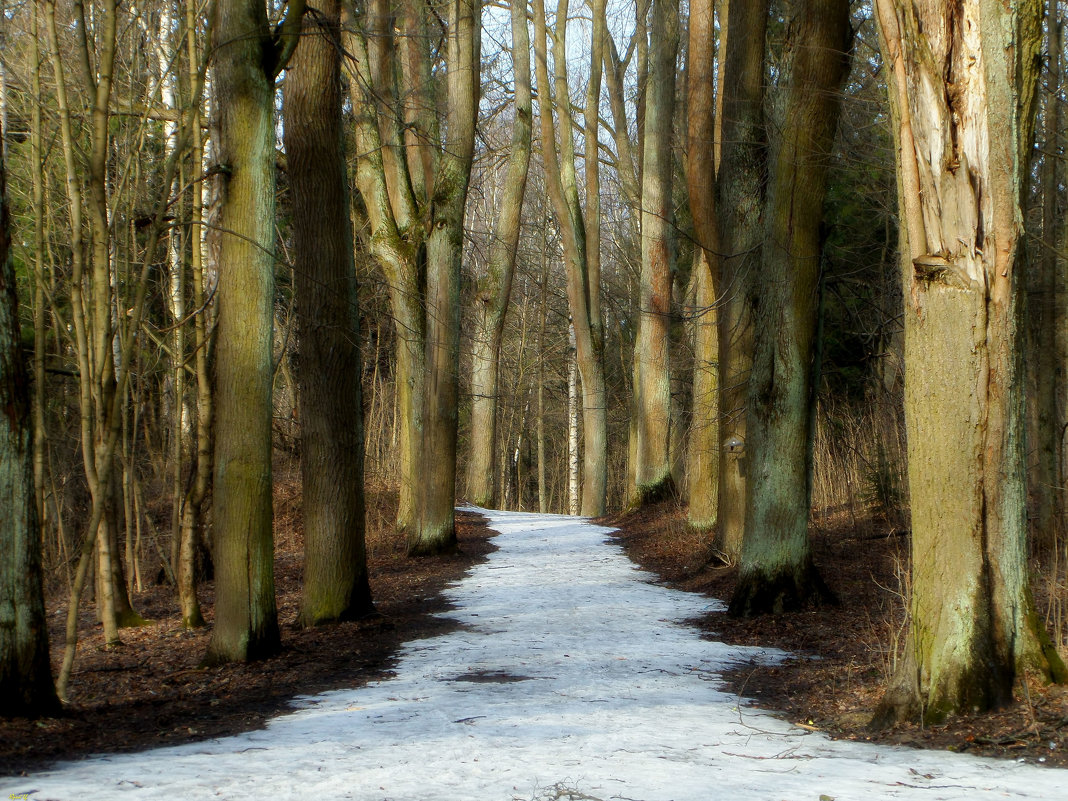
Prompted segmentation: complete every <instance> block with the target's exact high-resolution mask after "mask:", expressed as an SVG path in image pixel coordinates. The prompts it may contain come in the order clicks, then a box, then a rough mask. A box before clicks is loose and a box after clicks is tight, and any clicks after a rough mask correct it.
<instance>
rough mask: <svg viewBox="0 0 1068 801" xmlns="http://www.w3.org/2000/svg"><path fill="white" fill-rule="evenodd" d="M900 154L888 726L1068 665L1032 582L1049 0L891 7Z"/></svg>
mask: <svg viewBox="0 0 1068 801" xmlns="http://www.w3.org/2000/svg"><path fill="white" fill-rule="evenodd" d="M876 9H877V15H878V20H879V25H880V33H881V37H882V46H883V53H884V63H886V64H887V66H888V67H889V82H890V99H891V108H892V111H893V121H894V136H895V144H896V150H897V160H898V176H899V178H898V190H899V206H900V218H901V221H902V225H901V232H900V237H901V247H900V250H901V254H902V264H901V267H902V276H903V282H902V283H903V287H904V294H905V365H906V373H905V420H906V427H907V431H908V458H909V493H910V497H911V500H912V545H911V551H912V559H911V562H912V598H911V604H910V607H911V608H910V612H911V616H912V620H911V626H910V629H909V635H908V640H907V642H906V654H905V659H904V660H903V666H902V668H901V671H900V673H899V674H898V677H897V679H896V680H895V683H894V684H893V685H892V686H891V688H890V690H889V691H888V692H887V695H886V696H885V697H884V699H883V701H882V703H881V705H880V708H879V709H878V711H877V712H876V721H877V722H886V721H890V720H895V719H901V718H917V717H918V718H921V719H922V720H924V721H928V722H931V721H937V720H940V719H942V718H944V717H945V716H946V715H948V714H950V713H953V712H958V711H966V710H967V711H975V710H983V709H988V708H991V707H997V706H999V705H1002V704H1005V703H1008V702H1009V701H1010V700H1011V698H1012V686H1013V683H1014V680H1015V678H1016V677H1017V676H1018V675H1020V673H1021V672H1023V671H1028V670H1034V671H1036V672H1038V673H1039V674H1041V675H1043V676H1045V677H1046V678H1051V679H1054V680H1059V681H1063V680H1065V679H1068V672H1066V671H1065V668H1064V664H1063V663H1062V662H1061V660H1060V658H1059V657H1058V655H1057V653H1056V651H1055V650H1054V649H1053V647H1052V645H1051V643H1050V641H1049V637H1048V635H1047V633H1046V631H1045V628H1044V625H1043V624H1042V622H1041V620H1040V619H1039V617H1038V615H1037V614H1036V612H1035V609H1034V604H1033V602H1032V600H1031V596H1030V590H1029V586H1028V571H1027V547H1026V545H1027V521H1026V508H1025V507H1026V492H1025V478H1024V451H1023V447H1024V430H1023V429H1024V415H1023V399H1022V388H1021V384H1022V378H1023V375H1022V365H1021V360H1020V355H1021V346H1020V342H1019V336H1020V319H1019V318H1020V297H1019V296H1020V292H1021V287H1022V277H1021V275H1020V265H1021V264H1022V245H1023V241H1022V214H1021V196H1022V192H1023V188H1024V186H1025V185H1026V183H1027V175H1028V165H1029V151H1030V147H1031V136H1032V127H1033V123H1034V114H1035V99H1036V95H1037V92H1036V87H1037V78H1038V67H1039V63H1040V60H1039V50H1040V46H1041V29H1042V25H1041V23H1042V6H1041V3H1040V2H1039V0H1012V2H1007V3H1001V2H994V1H993V0H981V2H977V3H964V4H959V3H953V2H948V0H947V1H946V2H932V3H929V4H925V5H923V6H918V5H914V4H912V3H904V2H901V1H900V0H879V2H877V3H876Z"/></svg>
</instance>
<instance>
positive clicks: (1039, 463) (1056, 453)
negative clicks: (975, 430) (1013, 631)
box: [1027, 3, 1065, 554]
mask: <svg viewBox="0 0 1068 801" xmlns="http://www.w3.org/2000/svg"><path fill="white" fill-rule="evenodd" d="M1050 9H1051V14H1050V18H1049V20H1048V23H1047V26H1046V27H1047V31H1046V36H1047V42H1048V45H1049V46H1048V48H1047V51H1048V53H1049V67H1048V74H1049V78H1048V80H1047V85H1046V92H1045V95H1046V109H1045V120H1044V123H1045V124H1044V126H1043V133H1042V138H1043V145H1042V153H1043V155H1042V170H1041V173H1040V178H1039V193H1040V199H1041V203H1042V235H1041V238H1040V239H1039V240H1038V242H1037V251H1038V252H1037V253H1036V254H1035V256H1034V268H1035V269H1034V270H1033V272H1032V276H1033V277H1031V280H1030V282H1029V289H1030V291H1029V292H1028V314H1027V320H1028V321H1029V322H1030V332H1029V333H1030V337H1029V345H1030V353H1029V355H1028V358H1027V367H1028V371H1029V372H1030V376H1029V380H1028V386H1029V387H1030V388H1032V389H1033V392H1034V395H1033V408H1034V414H1033V416H1032V419H1033V420H1034V422H1035V434H1034V437H1033V442H1034V456H1033V462H1032V463H1031V464H1030V465H1029V467H1028V471H1027V475H1028V484H1029V490H1030V493H1029V494H1030V496H1031V535H1032V544H1033V546H1034V548H1035V550H1036V551H1038V552H1042V553H1045V554H1049V553H1051V552H1052V550H1053V549H1054V548H1056V547H1057V542H1058V534H1059V532H1060V531H1061V527H1062V526H1063V525H1064V507H1065V504H1064V501H1063V498H1062V497H1061V494H1062V493H1063V492H1064V484H1063V481H1062V476H1061V469H1060V466H1061V425H1062V424H1063V421H1064V419H1065V375H1064V356H1065V354H1064V353H1063V352H1062V351H1061V342H1060V339H1061V337H1060V336H1059V334H1058V332H1059V331H1060V330H1061V326H1063V323H1064V312H1063V305H1064V295H1063V292H1061V290H1060V286H1059V283H1060V282H1059V281H1058V280H1057V277H1058V276H1057V271H1058V269H1059V255H1060V251H1059V249H1058V247H1057V236H1058V233H1059V232H1058V228H1059V224H1058V222H1059V221H1058V219H1057V212H1058V197H1059V194H1060V193H1059V184H1060V172H1061V170H1060V159H1059V158H1058V154H1057V138H1058V136H1059V134H1060V131H1061V130H1062V128H1063V122H1064V117H1063V114H1061V104H1060V99H1059V97H1058V94H1059V83H1060V77H1061V76H1060V72H1061V63H1060V62H1061V51H1062V49H1063V47H1064V24H1063V22H1060V21H1058V20H1057V19H1056V3H1051V4H1050Z"/></svg>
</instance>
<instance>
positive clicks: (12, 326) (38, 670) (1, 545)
mask: <svg viewBox="0 0 1068 801" xmlns="http://www.w3.org/2000/svg"><path fill="white" fill-rule="evenodd" d="M3 133H6V132H5V131H2V130H0V137H2V135H3ZM9 246H10V238H9V226H8V204H7V194H6V191H5V186H4V163H3V150H2V148H0V406H2V407H3V408H4V410H5V414H4V415H3V416H2V418H0V554H3V558H2V559H0V717H7V716H12V715H30V716H37V715H47V714H53V713H55V712H56V711H57V710H58V707H59V703H58V700H57V698H56V690H55V687H54V686H53V684H52V673H51V668H50V665H49V659H48V626H47V620H46V618H45V606H44V590H43V587H42V579H41V531H40V526H39V523H38V514H37V504H36V502H35V500H34V495H35V493H34V481H33V446H32V443H31V435H30V416H31V412H30V383H29V376H28V375H27V374H26V367H25V363H24V360H23V356H22V346H21V338H20V336H19V331H20V326H19V315H18V297H17V295H16V282H15V270H14V268H13V266H12V263H11V259H10V258H9Z"/></svg>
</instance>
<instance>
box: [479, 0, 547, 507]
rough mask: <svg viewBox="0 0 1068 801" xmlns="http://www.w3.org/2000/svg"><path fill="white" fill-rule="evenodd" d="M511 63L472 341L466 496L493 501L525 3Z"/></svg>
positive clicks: (525, 161)
mask: <svg viewBox="0 0 1068 801" xmlns="http://www.w3.org/2000/svg"><path fill="white" fill-rule="evenodd" d="M512 60H513V63H512V68H513V73H514V75H515V121H514V123H513V126H512V144H511V152H510V155H509V158H508V172H507V175H506V177H505V183H504V189H503V196H502V197H501V200H500V203H501V206H500V214H499V216H498V218H497V229H496V231H495V232H494V235H493V240H492V245H491V249H490V258H489V267H488V269H487V272H486V275H485V276H483V277H482V278H481V279H480V280H479V282H478V292H477V302H478V311H477V331H476V333H475V336H474V342H473V343H472V348H473V354H472V364H471V452H470V455H469V457H468V460H467V498H468V500H469V501H471V503H473V504H475V505H476V506H492V504H493V500H494V491H493V476H494V470H493V453H494V447H495V444H496V439H497V379H498V372H499V362H500V351H501V338H502V336H503V334H504V322H505V315H506V314H507V310H508V302H509V298H510V297H511V294H512V275H513V273H514V271H515V256H516V248H517V247H518V245H519V229H520V217H521V212H522V210H523V193H524V191H525V190H526V186H527V169H528V167H529V165H530V151H531V128H532V120H533V117H532V108H531V88H530V36H529V34H528V32H527V15H526V3H519V2H515V3H513V4H512Z"/></svg>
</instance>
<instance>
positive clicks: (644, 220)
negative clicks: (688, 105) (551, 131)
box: [631, 0, 679, 506]
mask: <svg viewBox="0 0 1068 801" xmlns="http://www.w3.org/2000/svg"><path fill="white" fill-rule="evenodd" d="M652 17H653V24H652V30H651V34H652V39H651V42H650V48H649V49H650V50H651V52H652V58H651V61H652V68H651V74H650V75H649V88H648V91H647V95H646V104H647V105H646V118H645V119H646V122H645V137H644V148H643V154H644V155H643V158H642V163H643V165H644V169H643V171H642V181H641V186H642V190H641V191H642V198H641V249H642V262H641V277H640V280H639V293H638V294H639V297H638V321H637V334H636V336H635V340H634V362H633V365H634V366H633V369H634V393H635V414H636V417H637V442H636V447H635V457H636V459H635V462H634V463H632V464H631V470H632V471H633V472H634V478H633V483H634V497H633V498H631V505H633V506H640V505H642V504H643V503H649V502H653V501H657V500H660V499H662V498H663V497H665V495H668V494H670V493H671V492H672V491H673V489H674V482H673V481H672V477H671V460H670V439H671V369H670V368H671V360H670V330H671V279H672V273H673V272H674V270H675V247H674V242H673V234H674V203H673V198H672V194H671V188H672V173H673V168H674V164H673V159H672V152H673V148H672V135H673V132H674V117H675V61H676V57H677V55H678V45H679V7H678V2H677V0H654V2H653V8H652Z"/></svg>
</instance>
